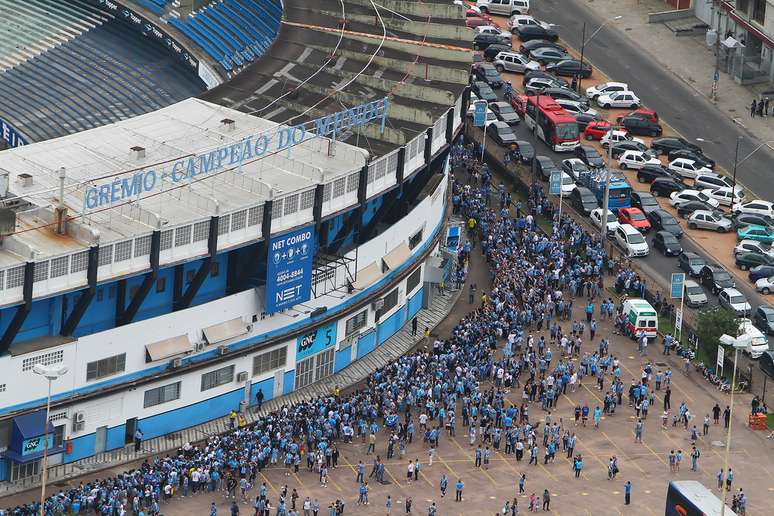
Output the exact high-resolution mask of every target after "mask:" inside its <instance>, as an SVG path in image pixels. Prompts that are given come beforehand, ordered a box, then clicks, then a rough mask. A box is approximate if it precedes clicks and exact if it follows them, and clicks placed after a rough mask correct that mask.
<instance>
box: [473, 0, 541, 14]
mask: <svg viewBox="0 0 774 516" xmlns="http://www.w3.org/2000/svg"><path fill="white" fill-rule="evenodd" d="M476 7H478V8H479V9H480V10H481V12H483V13H492V14H502V15H503V16H513V15H514V14H528V13H529V0H478V1H477V2H476Z"/></svg>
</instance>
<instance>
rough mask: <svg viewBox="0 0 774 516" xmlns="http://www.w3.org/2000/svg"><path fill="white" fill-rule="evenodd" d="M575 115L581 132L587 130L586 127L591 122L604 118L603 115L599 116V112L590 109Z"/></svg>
mask: <svg viewBox="0 0 774 516" xmlns="http://www.w3.org/2000/svg"><path fill="white" fill-rule="evenodd" d="M570 114H571V115H572V114H573V113H570ZM574 116H575V122H576V123H577V124H578V131H579V132H581V133H583V132H584V131H586V127H588V125H589V124H590V123H592V122H597V121H599V120H602V117H601V116H599V114H598V113H596V112H595V113H593V114H592V113H591V112H590V111H587V112H586V113H578V114H575V115H574ZM584 134H585V133H584ZM592 139H593V138H592Z"/></svg>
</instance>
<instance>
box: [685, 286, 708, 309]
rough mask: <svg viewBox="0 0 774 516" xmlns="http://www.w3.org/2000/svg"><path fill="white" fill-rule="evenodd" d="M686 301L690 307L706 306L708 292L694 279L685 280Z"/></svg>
mask: <svg viewBox="0 0 774 516" xmlns="http://www.w3.org/2000/svg"><path fill="white" fill-rule="evenodd" d="M685 302H686V304H687V305H688V306H690V307H693V308H695V307H697V306H704V305H706V304H707V294H705V293H704V289H703V288H701V286H700V285H699V284H698V283H696V282H695V281H693V280H688V279H687V280H685Z"/></svg>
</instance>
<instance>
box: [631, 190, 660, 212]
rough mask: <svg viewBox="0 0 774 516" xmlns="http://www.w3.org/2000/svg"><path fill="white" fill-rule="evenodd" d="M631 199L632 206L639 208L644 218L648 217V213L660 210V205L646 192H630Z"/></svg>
mask: <svg viewBox="0 0 774 516" xmlns="http://www.w3.org/2000/svg"><path fill="white" fill-rule="evenodd" d="M631 197H632V206H634V207H635V208H639V209H640V211H642V213H644V214H645V216H646V217H647V216H648V213H651V212H653V211H655V210H660V209H661V205H660V204H659V203H658V200H656V198H655V197H653V195H652V194H649V193H648V192H639V191H636V190H632V193H631Z"/></svg>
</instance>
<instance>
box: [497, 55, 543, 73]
mask: <svg viewBox="0 0 774 516" xmlns="http://www.w3.org/2000/svg"><path fill="white" fill-rule="evenodd" d="M492 64H494V66H495V68H497V71H498V72H500V73H503V72H504V71H505V72H516V73H524V72H526V71H527V70H540V63H538V62H537V61H532V60H531V59H530V58H528V57H527V56H525V55H524V54H517V53H516V52H500V53H499V54H497V55H496V56H495V58H494V62H493V63H492Z"/></svg>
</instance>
